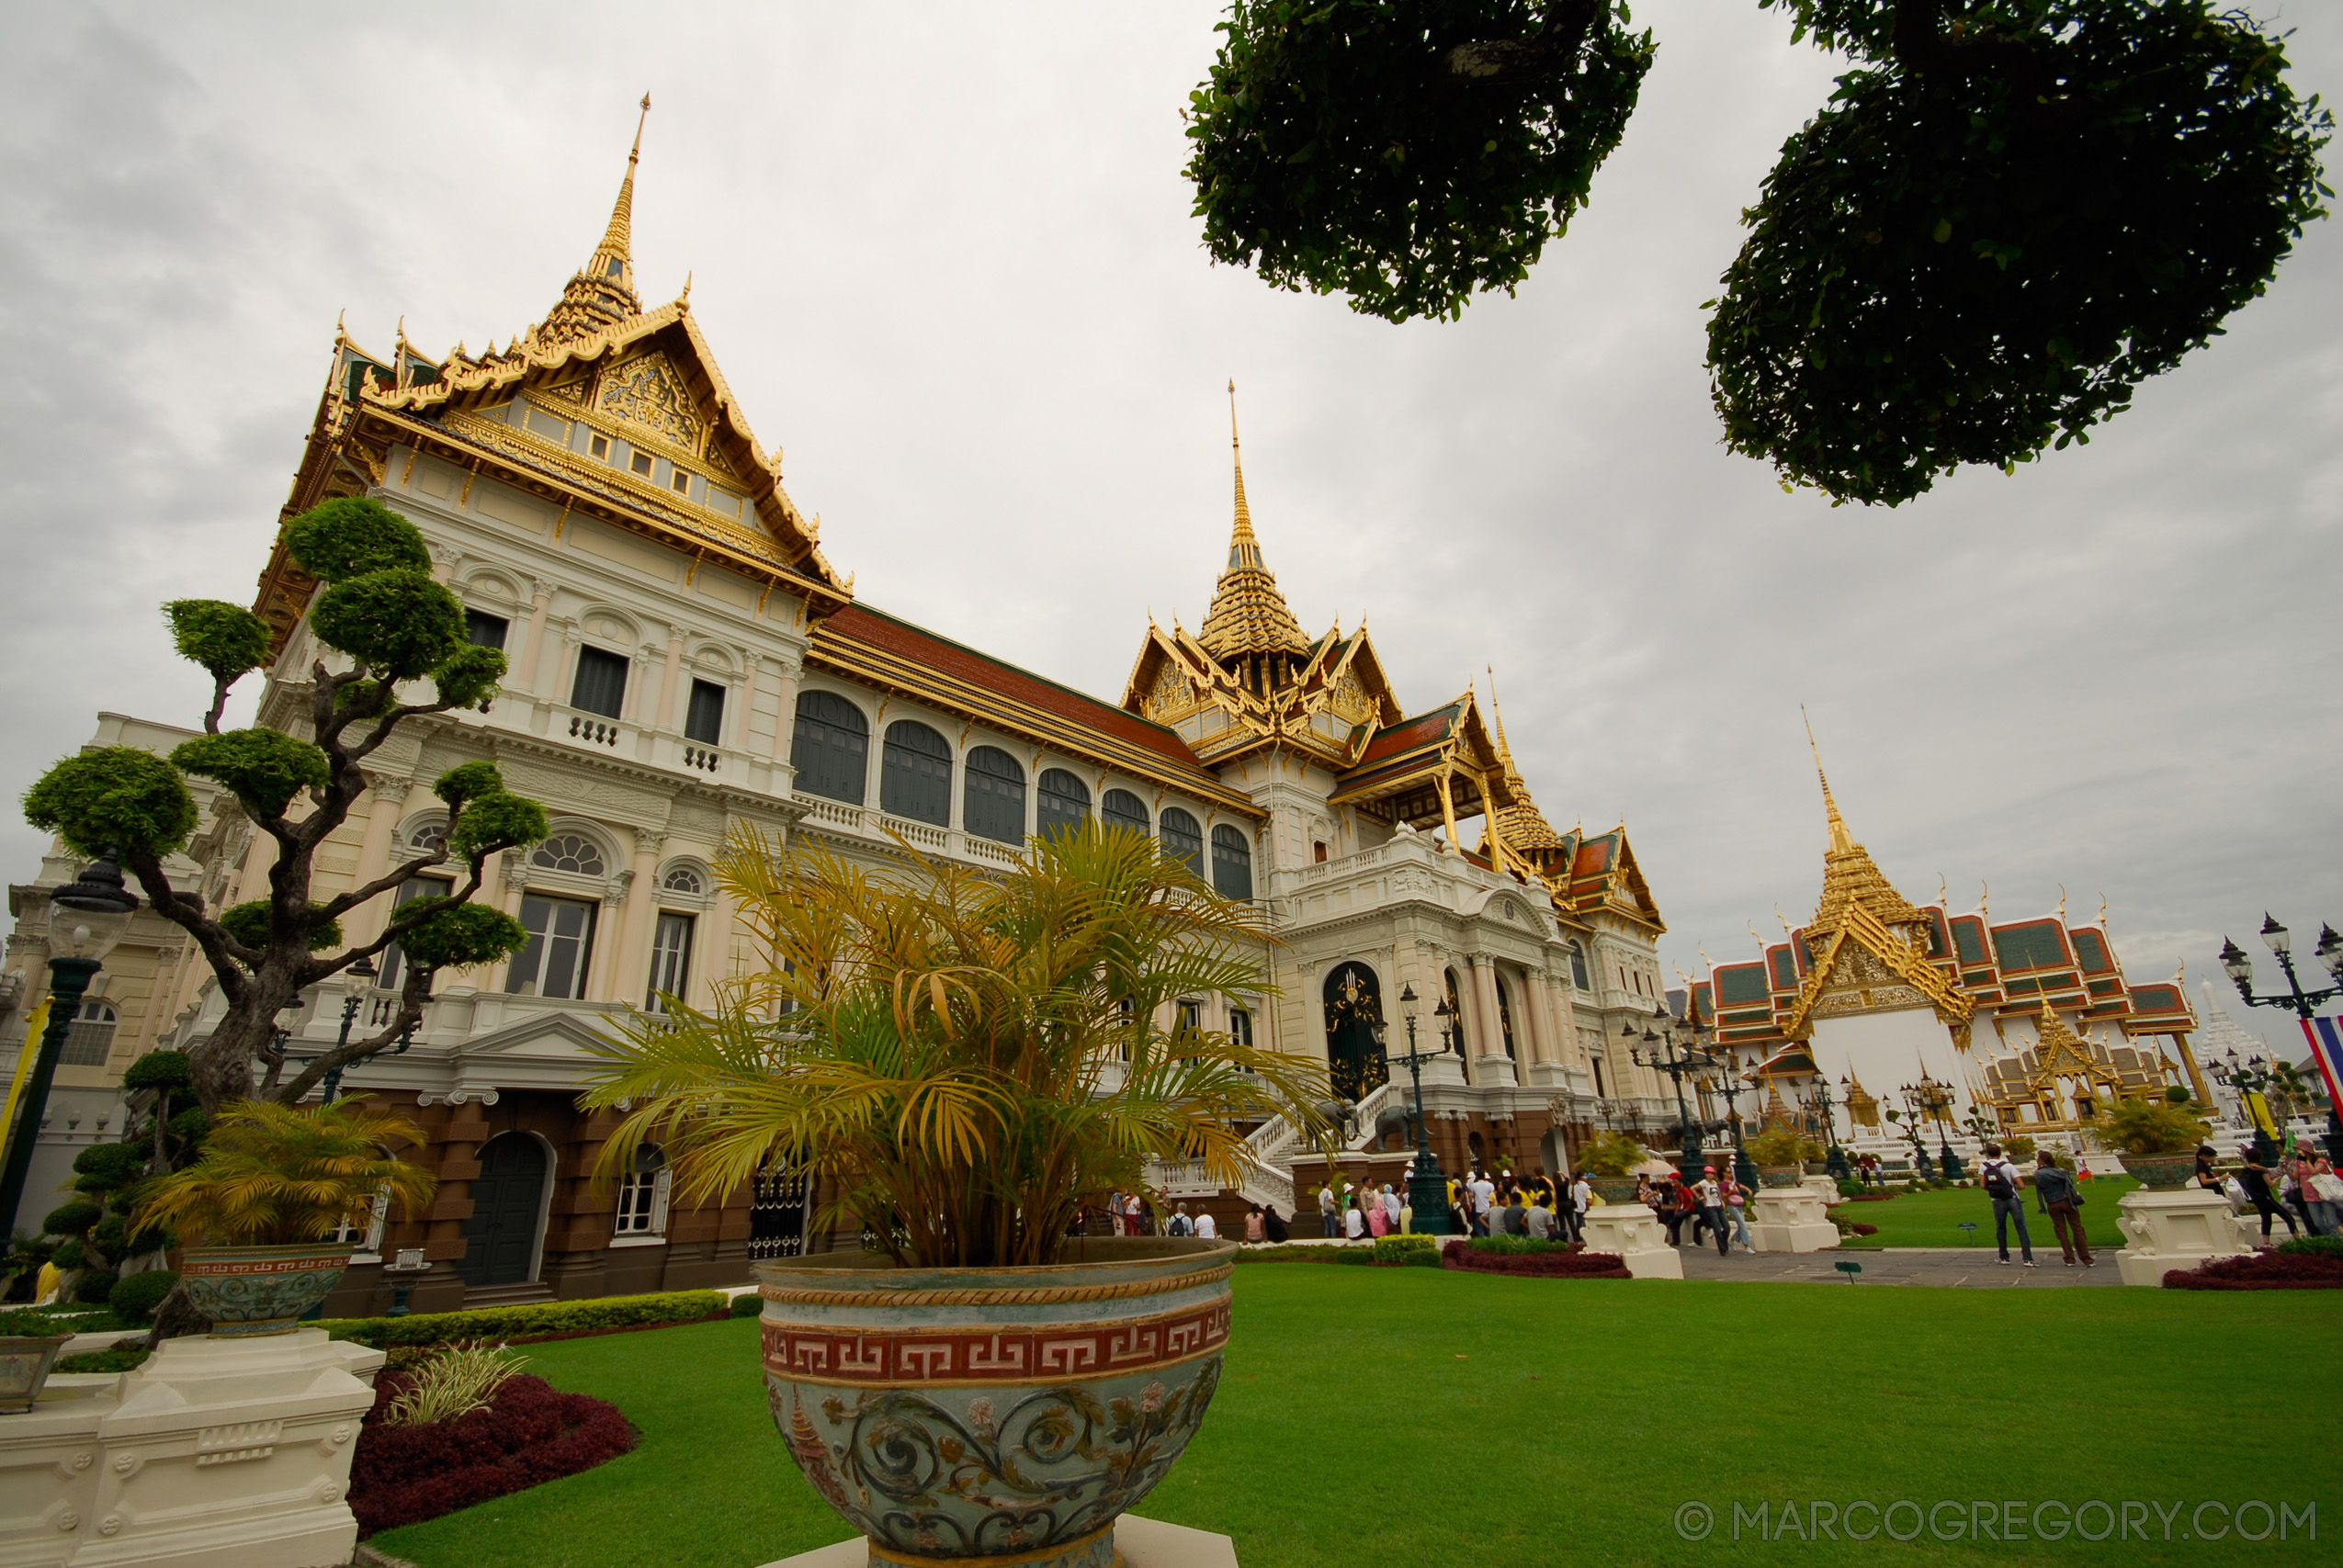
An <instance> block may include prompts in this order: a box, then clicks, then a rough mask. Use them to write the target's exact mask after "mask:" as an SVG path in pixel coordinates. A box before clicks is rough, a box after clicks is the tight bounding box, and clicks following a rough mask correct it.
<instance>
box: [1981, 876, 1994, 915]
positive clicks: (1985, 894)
mask: <svg viewBox="0 0 2343 1568" xmlns="http://www.w3.org/2000/svg"><path fill="white" fill-rule="evenodd" d="M1990 897H1993V888H1992V886H1990V885H1989V884H1988V883H1987V882H1986V879H1985V878H1984V877H1982V876H1980V877H1978V878H1977V913H1978V914H1980V915H1983V916H1984V917H1985V919H1986V924H1987V925H1991V924H1992V923H1993V910H1992V908H1991V907H1990V906H1989V905H1987V904H1986V899H1988V898H1990Z"/></svg>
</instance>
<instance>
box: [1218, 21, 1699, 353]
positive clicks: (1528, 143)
mask: <svg viewBox="0 0 2343 1568" xmlns="http://www.w3.org/2000/svg"><path fill="white" fill-rule="evenodd" d="M1627 21H1628V15H1627V7H1626V6H1624V5H1613V4H1612V3H1610V0H1235V4H1234V6H1232V8H1231V11H1230V15H1229V19H1228V21H1226V22H1224V23H1222V24H1221V25H1220V31H1222V32H1223V33H1225V34H1226V35H1227V40H1226V42H1225V43H1224V45H1223V46H1222V48H1221V51H1220V55H1219V58H1218V59H1217V60H1216V61H1215V62H1213V66H1212V74H1211V77H1210V79H1209V80H1208V81H1206V82H1205V84H1204V85H1201V86H1199V87H1198V88H1197V89H1196V90H1195V91H1194V93H1193V94H1191V95H1190V96H1189V102H1190V104H1191V106H1192V109H1191V118H1190V121H1189V128H1188V136H1189V139H1190V141H1191V142H1192V143H1193V151H1192V154H1191V156H1190V158H1189V161H1188V165H1187V171H1186V172H1187V175H1188V177H1189V178H1190V179H1192V180H1194V182H1195V187H1196V203H1195V210H1196V214H1197V216H1199V217H1201V218H1203V219H1204V220H1205V249H1206V250H1208V251H1209V252H1210V253H1211V254H1212V256H1213V258H1214V259H1215V260H1216V261H1222V262H1227V263H1229V264H1231V265H1250V266H1251V267H1253V268H1254V269H1255V270H1256V271H1258V272H1259V273H1260V274H1261V276H1262V277H1263V278H1264V279H1266V280H1267V281H1269V282H1271V283H1273V284H1275V285H1277V286H1278V287H1279V288H1296V289H1300V288H1307V289H1310V290H1313V291H1315V292H1317V293H1320V294H1333V293H1340V294H1343V295H1346V296H1348V297H1349V300H1350V304H1351V308H1352V309H1353V310H1359V311H1362V312H1364V313H1365V314H1368V315H1374V316H1381V317H1383V318H1384V319H1386V320H1387V321H1407V320H1409V318H1411V317H1416V316H1431V317H1447V318H1451V319H1453V318H1454V317H1455V316H1457V315H1459V314H1461V313H1462V311H1463V310H1464V308H1465V304H1466V301H1467V299H1470V297H1471V296H1472V295H1473V294H1475V293H1476V292H1480V291H1485V290H1488V289H1492V288H1502V289H1505V290H1506V291H1507V292H1509V293H1510V292H1511V290H1512V288H1513V287H1514V286H1515V285H1516V284H1518V283H1520V282H1521V281H1522V278H1523V277H1524V276H1527V275H1528V272H1529V268H1530V266H1531V265H1532V264H1533V263H1534V262H1535V261H1536V260H1537V258H1538V255H1539V254H1540V253H1541V252H1542V251H1543V250H1544V249H1545V242H1546V241H1547V239H1548V238H1550V237H1552V236H1554V235H1557V234H1560V233H1561V232H1563V231H1564V230H1566V229H1567V228H1568V226H1569V222H1570V218H1571V216H1572V214H1574V213H1575V212H1577V211H1578V209H1579V207H1580V206H1581V205H1582V204H1583V203H1584V202H1585V201H1586V199H1587V189H1588V186H1589V185H1590V182H1591V181H1592V180H1593V178H1594V172H1595V170H1596V169H1597V168H1598V167H1600V166H1601V165H1602V161H1603V159H1604V158H1606V157H1608V156H1609V155H1610V153H1611V150H1612V149H1613V147H1615V146H1617V145H1618V143H1619V137H1620V134H1621V132H1622V131H1624V130H1625V129H1626V124H1627V116H1628V115H1629V113H1630V112H1632V111H1633V109H1634V108H1635V105H1636V93H1637V91H1638V90H1639V89H1640V88H1641V86H1642V84H1643V78H1644V73H1645V72H1646V71H1647V70H1649V69H1650V67H1651V61H1652V41H1651V35H1650V34H1649V33H1648V32H1645V33H1634V32H1630V31H1628V30H1627Z"/></svg>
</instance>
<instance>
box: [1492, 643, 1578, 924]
mask: <svg viewBox="0 0 2343 1568" xmlns="http://www.w3.org/2000/svg"><path fill="white" fill-rule="evenodd" d="M1487 668H1488V711H1489V714H1490V715H1491V716H1493V717H1494V718H1495V719H1496V721H1497V765H1498V768H1499V769H1500V771H1501V772H1502V773H1504V775H1505V788H1506V791H1507V793H1509V794H1510V795H1512V797H1513V800H1512V804H1511V805H1510V806H1500V807H1497V811H1496V818H1495V820H1496V822H1497V826H1498V829H1499V831H1500V837H1501V838H1502V840H1503V841H1504V846H1505V853H1506V855H1507V857H1508V858H1510V859H1514V860H1523V861H1527V862H1529V863H1531V864H1532V865H1533V866H1534V867H1535V869H1536V870H1537V871H1538V873H1539V874H1541V875H1542V876H1545V877H1546V878H1547V879H1548V880H1549V881H1550V880H1551V879H1552V878H1554V877H1556V876H1557V875H1563V874H1568V870H1569V868H1568V866H1566V865H1563V864H1562V863H1560V856H1559V852H1560V851H1561V850H1562V849H1563V847H1564V845H1563V840H1562V835H1561V834H1559V833H1557V832H1556V831H1555V830H1554V825H1553V824H1552V823H1551V822H1548V821H1547V820H1546V819H1545V813H1544V812H1542V811H1540V810H1539V809H1538V808H1537V802H1535V801H1534V800H1532V799H1531V798H1530V786H1529V781H1528V780H1526V779H1524V778H1523V777H1522V770H1521V768H1520V766H1519V765H1518V764H1517V763H1515V762H1514V761H1513V749H1512V748H1511V746H1508V745H1507V744H1506V743H1505V710H1504V709H1503V708H1502V707H1500V706H1499V705H1498V702H1497V668H1496V666H1495V665H1489V666H1488V667H1487Z"/></svg>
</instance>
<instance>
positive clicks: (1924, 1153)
mask: <svg viewBox="0 0 2343 1568" xmlns="http://www.w3.org/2000/svg"><path fill="white" fill-rule="evenodd" d="M1916 1092H1917V1091H1916V1090H1915V1089H1913V1087H1912V1086H1911V1085H1910V1084H1904V1085H1902V1086H1900V1087H1899V1088H1898V1089H1896V1093H1897V1094H1898V1095H1899V1096H1901V1097H1902V1099H1903V1101H1904V1133H1905V1135H1906V1136H1907V1137H1909V1138H1910V1139H1911V1140H1912V1168H1913V1169H1915V1170H1917V1171H1918V1172H1919V1177H1920V1179H1921V1180H1922V1181H1933V1180H1934V1179H1936V1167H1935V1165H1934V1164H1933V1163H1931V1162H1930V1159H1929V1157H1928V1145H1927V1144H1926V1143H1924V1142H1922V1141H1921V1139H1920V1111H1919V1103H1918V1101H1917V1100H1916V1099H1915V1094H1916Z"/></svg>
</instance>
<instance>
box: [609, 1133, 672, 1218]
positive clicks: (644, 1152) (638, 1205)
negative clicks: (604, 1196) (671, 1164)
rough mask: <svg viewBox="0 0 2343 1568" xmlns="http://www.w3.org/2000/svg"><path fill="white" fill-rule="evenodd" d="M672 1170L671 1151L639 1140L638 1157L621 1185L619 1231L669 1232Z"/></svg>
mask: <svg viewBox="0 0 2343 1568" xmlns="http://www.w3.org/2000/svg"><path fill="white" fill-rule="evenodd" d="M671 1175H672V1172H670V1170H669V1169H668V1167H667V1151H666V1150H665V1149H662V1148H661V1147H660V1146H659V1145H657V1144H637V1145H635V1157H634V1159H633V1160H632V1161H631V1162H630V1163H629V1164H628V1168H627V1175H626V1179H624V1180H623V1181H621V1182H620V1183H619V1185H618V1223H617V1235H619V1236H620V1237H622V1238H624V1237H627V1236H662V1235H666V1234H667V1185H668V1181H669V1179H670V1177H671Z"/></svg>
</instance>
